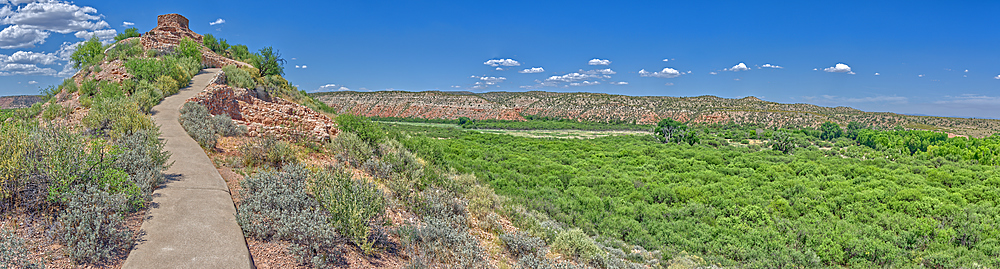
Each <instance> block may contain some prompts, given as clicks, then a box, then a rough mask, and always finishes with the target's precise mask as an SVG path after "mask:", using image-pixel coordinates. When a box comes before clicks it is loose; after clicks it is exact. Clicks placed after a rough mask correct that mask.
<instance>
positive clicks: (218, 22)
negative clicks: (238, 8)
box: [208, 18, 226, 25]
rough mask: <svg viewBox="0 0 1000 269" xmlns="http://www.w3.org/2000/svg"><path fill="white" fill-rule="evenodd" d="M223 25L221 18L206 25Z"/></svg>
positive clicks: (224, 21) (223, 21)
mask: <svg viewBox="0 0 1000 269" xmlns="http://www.w3.org/2000/svg"><path fill="white" fill-rule="evenodd" d="M223 23H226V20H223V19H222V18H218V19H216V20H215V21H213V22H210V23H208V25H219V24H223Z"/></svg>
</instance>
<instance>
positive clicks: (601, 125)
mask: <svg viewBox="0 0 1000 269" xmlns="http://www.w3.org/2000/svg"><path fill="white" fill-rule="evenodd" d="M524 118H525V119H527V121H509V120H473V119H469V118H466V117H461V118H458V119H454V120H449V119H424V118H396V117H372V118H370V119H371V120H373V121H382V122H419V123H445V124H457V125H459V126H461V127H462V128H465V129H504V130H587V131H612V130H628V131H649V130H652V129H653V126H652V125H637V124H630V123H625V122H593V121H577V120H571V119H560V118H547V117H538V116H532V115H524Z"/></svg>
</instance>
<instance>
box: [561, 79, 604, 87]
mask: <svg viewBox="0 0 1000 269" xmlns="http://www.w3.org/2000/svg"><path fill="white" fill-rule="evenodd" d="M598 84H601V82H598V81H586V80H584V81H582V82H573V83H570V84H569V85H570V86H591V85H598Z"/></svg>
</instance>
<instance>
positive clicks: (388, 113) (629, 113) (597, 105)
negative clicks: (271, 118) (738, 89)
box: [311, 91, 1000, 137]
mask: <svg viewBox="0 0 1000 269" xmlns="http://www.w3.org/2000/svg"><path fill="white" fill-rule="evenodd" d="M311 96H313V97H315V98H316V99H318V100H320V101H322V102H324V103H326V104H327V105H328V106H330V107H331V108H333V109H334V110H335V111H336V113H352V114H356V115H361V116H368V117H402V118H408V117H413V118H426V119H457V118H459V117H468V118H470V119H476V120H485V119H494V120H512V121H523V120H525V117H524V116H527V115H532V116H538V117H549V118H565V119H575V120H580V121H598V122H629V123H636V124H653V123H656V122H657V121H659V120H660V119H663V118H672V119H675V120H678V121H683V122H692V123H730V122H732V123H736V124H757V125H763V126H767V127H786V126H793V127H818V126H819V125H820V124H822V123H823V122H825V121H832V122H835V123H838V124H840V125H847V123H849V122H852V121H855V122H861V123H866V124H868V125H871V126H877V127H880V128H887V129H888V128H895V127H897V126H899V127H903V128H907V129H921V130H935V131H942V132H947V133H953V134H958V135H968V136H972V137H986V136H989V135H990V134H993V133H995V132H997V131H1000V121H998V120H990V119H966V118H948V117H932V116H911V115H903V114H896V113H888V112H865V111H861V110H857V109H854V108H850V107H822V106H817V105H810V104H783V103H776V102H768V101H764V100H761V99H758V98H756V97H752V96H751V97H745V98H740V99H729V98H721V97H716V96H697V97H668V96H626V95H614V94H602V93H556V92H542V91H531V92H487V93H474V94H471V93H451V92H440V91H428V92H404V91H379V92H352V91H342V92H323V93H312V94H311Z"/></svg>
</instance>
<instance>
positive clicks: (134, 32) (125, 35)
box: [115, 27, 141, 42]
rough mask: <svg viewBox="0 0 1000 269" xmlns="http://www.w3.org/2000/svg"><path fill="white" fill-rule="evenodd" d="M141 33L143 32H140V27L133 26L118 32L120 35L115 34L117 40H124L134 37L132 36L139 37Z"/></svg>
mask: <svg viewBox="0 0 1000 269" xmlns="http://www.w3.org/2000/svg"><path fill="white" fill-rule="evenodd" d="M140 35H141V34H139V29H136V28H135V27H131V28H128V29H125V31H122V32H121V33H118V35H116V36H115V42H118V41H122V40H125V39H129V38H132V37H139V36H140Z"/></svg>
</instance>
